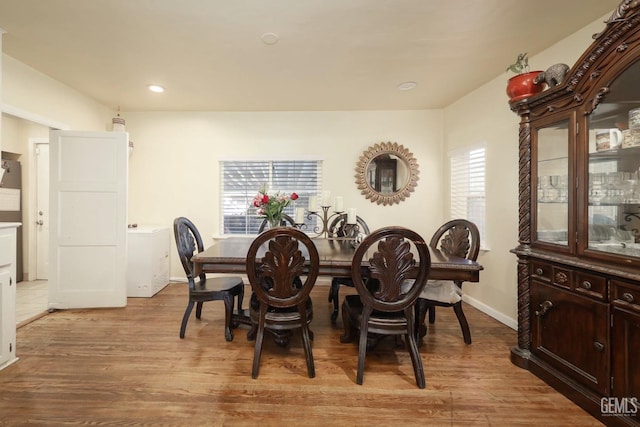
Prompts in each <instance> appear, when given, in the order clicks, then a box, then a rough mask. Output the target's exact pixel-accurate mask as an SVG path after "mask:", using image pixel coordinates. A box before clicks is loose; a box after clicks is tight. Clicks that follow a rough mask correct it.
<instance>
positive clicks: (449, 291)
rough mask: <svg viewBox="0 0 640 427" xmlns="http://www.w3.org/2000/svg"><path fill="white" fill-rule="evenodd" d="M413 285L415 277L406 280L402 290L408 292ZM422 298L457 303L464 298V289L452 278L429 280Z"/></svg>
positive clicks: (421, 295)
mask: <svg viewBox="0 0 640 427" xmlns="http://www.w3.org/2000/svg"><path fill="white" fill-rule="evenodd" d="M411 285H413V279H409V280H405V281H404V283H402V285H401V287H400V291H401V292H407V291H408V290H409V287H410V286H411ZM420 298H425V299H430V300H432V301H438V302H443V303H446V304H455V303H457V302H458V301H460V300H461V299H462V289H460V288H459V287H457V286H456V284H455V283H453V282H452V281H450V280H427V284H426V285H425V286H424V289H423V290H422V293H421V294H420Z"/></svg>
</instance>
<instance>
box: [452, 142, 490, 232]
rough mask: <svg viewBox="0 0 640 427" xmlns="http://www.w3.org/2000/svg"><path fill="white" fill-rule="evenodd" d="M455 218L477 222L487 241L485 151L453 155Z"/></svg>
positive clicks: (471, 151)
mask: <svg viewBox="0 0 640 427" xmlns="http://www.w3.org/2000/svg"><path fill="white" fill-rule="evenodd" d="M450 171H451V172H450V173H451V217H452V218H464V219H467V220H469V221H471V222H473V223H474V224H475V225H476V226H477V227H478V230H479V231H480V241H481V243H482V244H483V243H484V239H485V148H484V147H481V148H477V147H476V148H472V149H466V150H457V151H455V152H452V153H451V154H450Z"/></svg>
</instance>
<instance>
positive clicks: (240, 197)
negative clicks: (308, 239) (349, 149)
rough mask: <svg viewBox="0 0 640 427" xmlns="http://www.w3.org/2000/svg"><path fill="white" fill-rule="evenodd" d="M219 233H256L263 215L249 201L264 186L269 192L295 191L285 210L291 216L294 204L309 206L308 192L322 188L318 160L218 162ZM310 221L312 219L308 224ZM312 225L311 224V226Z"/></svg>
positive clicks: (314, 191) (313, 193) (310, 194)
mask: <svg viewBox="0 0 640 427" xmlns="http://www.w3.org/2000/svg"><path fill="white" fill-rule="evenodd" d="M220 173H221V175H222V176H221V179H220V183H221V185H222V188H221V191H220V197H221V203H220V206H221V207H222V215H221V216H220V217H221V218H222V221H221V224H220V226H221V231H222V234H257V233H258V229H259V228H260V224H262V220H263V218H261V217H258V216H257V215H256V209H255V208H254V207H253V205H252V202H253V198H254V197H255V195H256V194H257V193H258V191H259V190H260V189H261V188H262V187H263V186H266V188H267V190H268V191H269V193H275V192H276V191H280V192H282V193H286V194H291V193H296V194H297V195H298V197H299V198H298V200H296V201H295V202H291V203H290V204H289V206H287V208H286V209H285V211H284V212H285V213H286V214H287V215H289V216H291V217H292V218H294V212H295V209H294V208H295V206H299V207H304V208H305V209H306V208H307V207H308V206H309V196H312V195H316V194H318V193H319V192H320V190H321V189H322V161H320V160H232V161H221V162H220ZM309 225H312V223H310V224H308V226H309ZM312 228H313V227H312Z"/></svg>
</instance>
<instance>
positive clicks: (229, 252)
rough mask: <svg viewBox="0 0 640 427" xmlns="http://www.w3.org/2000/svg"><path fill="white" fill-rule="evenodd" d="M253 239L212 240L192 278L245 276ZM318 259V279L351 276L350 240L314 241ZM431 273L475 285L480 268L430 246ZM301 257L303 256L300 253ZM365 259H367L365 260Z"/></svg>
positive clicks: (196, 262)
mask: <svg viewBox="0 0 640 427" xmlns="http://www.w3.org/2000/svg"><path fill="white" fill-rule="evenodd" d="M254 238H255V237H251V236H242V237H225V238H217V239H214V243H213V245H211V246H209V247H208V248H207V249H205V250H204V251H202V252H200V253H198V254H196V255H194V256H193V258H192V259H191V261H192V262H193V268H194V275H195V276H197V275H199V274H200V273H230V274H232V273H233V274H246V262H247V251H248V250H249V246H251V243H252V242H253V240H254ZM313 242H314V244H315V245H316V248H317V250H318V255H319V257H320V271H319V275H320V276H329V277H336V276H351V261H352V259H353V255H354V253H355V251H356V249H355V244H354V240H353V239H345V238H316V239H313ZM429 254H430V256H431V271H430V273H429V279H433V280H461V281H463V282H478V281H479V280H480V271H481V270H482V269H483V267H482V265H480V264H478V263H477V262H476V261H471V260H468V259H466V258H459V257H456V256H449V255H447V254H445V253H443V252H442V251H440V250H439V249H437V248H433V247H429ZM303 255H304V254H303ZM365 259H366V257H365Z"/></svg>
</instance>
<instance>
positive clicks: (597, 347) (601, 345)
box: [593, 341, 604, 351]
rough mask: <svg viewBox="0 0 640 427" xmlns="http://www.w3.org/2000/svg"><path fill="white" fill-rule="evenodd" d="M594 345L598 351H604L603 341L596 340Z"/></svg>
mask: <svg viewBox="0 0 640 427" xmlns="http://www.w3.org/2000/svg"><path fill="white" fill-rule="evenodd" d="M593 346H594V347H595V348H596V350H598V351H604V344H602V343H601V342H598V341H596V342H594V343H593Z"/></svg>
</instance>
